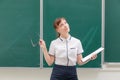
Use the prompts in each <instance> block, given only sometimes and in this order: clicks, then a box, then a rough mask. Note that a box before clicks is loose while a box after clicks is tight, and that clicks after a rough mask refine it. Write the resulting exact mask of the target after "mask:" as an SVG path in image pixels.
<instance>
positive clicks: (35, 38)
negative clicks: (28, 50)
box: [31, 34, 40, 47]
mask: <svg viewBox="0 0 120 80" xmlns="http://www.w3.org/2000/svg"><path fill="white" fill-rule="evenodd" d="M39 40H40V35H39V34H36V35H34V36H33V37H32V39H31V44H32V46H33V47H36V46H38V44H39Z"/></svg>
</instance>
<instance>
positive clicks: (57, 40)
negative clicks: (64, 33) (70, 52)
mask: <svg viewBox="0 0 120 80" xmlns="http://www.w3.org/2000/svg"><path fill="white" fill-rule="evenodd" d="M59 41H60V40H59V38H57V39H54V40H52V41H51V44H57V43H59Z"/></svg>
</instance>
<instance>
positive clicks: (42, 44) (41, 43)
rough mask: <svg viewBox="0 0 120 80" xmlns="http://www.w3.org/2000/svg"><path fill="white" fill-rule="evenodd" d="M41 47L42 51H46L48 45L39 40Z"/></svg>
mask: <svg viewBox="0 0 120 80" xmlns="http://www.w3.org/2000/svg"><path fill="white" fill-rule="evenodd" d="M39 45H40V47H41V48H42V49H45V48H46V44H45V41H44V40H43V39H40V40H39Z"/></svg>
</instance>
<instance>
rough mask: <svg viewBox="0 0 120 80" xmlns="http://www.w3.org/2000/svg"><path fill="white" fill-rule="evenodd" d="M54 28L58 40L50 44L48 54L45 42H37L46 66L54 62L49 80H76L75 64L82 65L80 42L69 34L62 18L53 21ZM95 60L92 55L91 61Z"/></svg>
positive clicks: (66, 24) (68, 29)
mask: <svg viewBox="0 0 120 80" xmlns="http://www.w3.org/2000/svg"><path fill="white" fill-rule="evenodd" d="M54 28H55V30H56V32H57V33H58V38H57V39H55V40H53V41H52V42H51V44H50V48H49V52H48V51H47V48H46V44H45V41H44V40H42V39H40V42H39V45H40V47H41V48H42V51H43V53H44V57H45V60H46V62H47V63H48V65H52V64H53V63H54V62H55V65H54V67H53V70H52V74H51V78H50V80H78V78H77V71H76V63H78V64H82V60H81V59H82V53H83V48H82V44H81V41H80V40H79V39H77V38H75V37H73V36H71V35H70V34H69V32H70V28H69V24H68V23H67V21H66V19H65V18H63V17H62V18H57V19H56V20H55V22H54ZM95 58H96V56H95V55H94V56H93V57H92V59H95Z"/></svg>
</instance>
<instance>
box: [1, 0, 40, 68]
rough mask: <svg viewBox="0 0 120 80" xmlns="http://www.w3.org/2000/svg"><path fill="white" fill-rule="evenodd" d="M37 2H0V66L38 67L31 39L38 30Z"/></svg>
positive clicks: (3, 0) (30, 0) (37, 54)
mask: <svg viewBox="0 0 120 80" xmlns="http://www.w3.org/2000/svg"><path fill="white" fill-rule="evenodd" d="M39 15H40V1H39V0H1V1H0V67H39V66H40V57H39V46H37V47H36V48H34V47H32V45H31V41H30V39H31V37H32V36H34V35H35V33H39V32H40V31H39V30H40V29H39V27H40V19H39V18H40V16H39Z"/></svg>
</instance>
